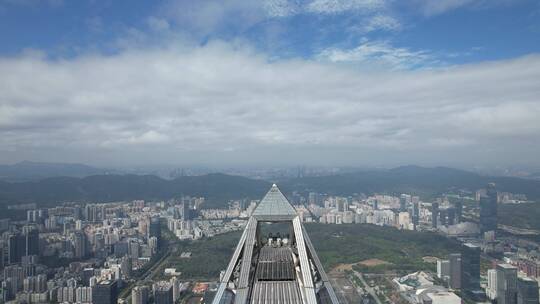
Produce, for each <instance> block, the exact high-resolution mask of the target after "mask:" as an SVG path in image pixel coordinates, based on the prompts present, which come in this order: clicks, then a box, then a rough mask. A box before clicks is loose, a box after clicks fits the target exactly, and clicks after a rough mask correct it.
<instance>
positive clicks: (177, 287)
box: [170, 277, 180, 303]
mask: <svg viewBox="0 0 540 304" xmlns="http://www.w3.org/2000/svg"><path fill="white" fill-rule="evenodd" d="M170 282H171V285H172V289H173V303H176V301H178V299H180V281H178V279H177V278H176V277H172V278H171V281H170Z"/></svg>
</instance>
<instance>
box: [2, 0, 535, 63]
mask: <svg viewBox="0 0 540 304" xmlns="http://www.w3.org/2000/svg"><path fill="white" fill-rule="evenodd" d="M256 2H257V1H249V2H248V1H230V0H229V1H164V0H160V1H129V0H117V1H111V0H105V1H96V0H80V1H65V0H3V1H1V2H0V38H1V39H2V41H3V43H2V44H1V45H0V54H3V55H14V54H18V53H20V52H22V51H24V50H28V49H35V50H41V51H44V52H46V53H47V54H48V55H50V56H53V57H56V56H60V57H65V56H74V55H76V54H79V53H84V52H88V51H96V52H105V53H106V52H115V51H118V49H120V48H121V47H122V45H121V44H120V45H119V42H118V41H119V40H121V39H125V38H126V36H129V35H135V34H134V33H137V34H140V35H150V36H156V35H160V34H159V33H156V28H159V31H163V30H165V29H166V30H167V31H170V32H174V33H176V34H178V35H181V36H182V37H183V39H189V41H190V42H191V43H195V44H197V43H199V44H203V43H206V42H207V41H209V40H213V39H219V40H225V41H233V40H239V39H240V40H243V41H247V42H248V43H250V44H251V45H252V46H253V47H256V48H257V49H258V50H260V51H263V52H265V53H267V54H269V55H270V56H272V57H276V58H284V57H300V58H315V57H316V56H317V55H318V54H320V52H321V51H323V50H325V49H329V48H336V49H342V50H347V49H354V48H355V47H358V46H359V45H362V44H363V43H365V42H366V41H384V42H385V43H386V44H387V45H388V46H392V47H394V48H405V49H407V50H410V51H411V52H427V53H429V54H430V55H431V56H433V57H436V59H437V61H441V64H459V63H466V62H476V61H482V60H496V59H504V58H513V57H518V56H522V55H525V54H530V53H536V52H539V51H540V3H539V2H538V1H535V0H514V1H504V0H491V1H474V0H442V1H431V0H417V1H414V0H410V1H396V0H393V1H392V0H390V1H385V0H360V1H356V0H349V1H344V0H324V1H308V0H296V1H294V0H291V1H286V0H268V1H262V2H260V3H256ZM316 2H319V6H318V7H316V6H314V5H313V4H314V3H315V4H317V3H316ZM246 3H247V4H246ZM188 12H189V13H188ZM190 14H192V16H189V15H190ZM160 26H161V28H160ZM162 34H163V33H161V35H162ZM429 64H433V62H431V61H430V62H429Z"/></svg>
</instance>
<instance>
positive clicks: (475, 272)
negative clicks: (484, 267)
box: [461, 243, 480, 294]
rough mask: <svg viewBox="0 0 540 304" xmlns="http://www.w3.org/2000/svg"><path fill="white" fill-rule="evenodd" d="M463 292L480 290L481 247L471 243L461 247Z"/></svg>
mask: <svg viewBox="0 0 540 304" xmlns="http://www.w3.org/2000/svg"><path fill="white" fill-rule="evenodd" d="M461 290H463V292H464V293H469V294H471V293H472V292H473V291H478V290H480V247H478V246H475V245H473V244H469V243H465V244H463V245H461Z"/></svg>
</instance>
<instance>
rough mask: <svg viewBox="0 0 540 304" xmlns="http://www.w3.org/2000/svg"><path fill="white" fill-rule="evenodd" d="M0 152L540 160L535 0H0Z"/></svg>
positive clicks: (186, 161) (491, 162) (324, 160)
mask: <svg viewBox="0 0 540 304" xmlns="http://www.w3.org/2000/svg"><path fill="white" fill-rule="evenodd" d="M0 39H1V41H2V43H1V44H0V163H13V162H17V161H22V160H35V161H56V162H83V163H89V164H94V165H99V166H117V165H124V166H131V165H140V164H173V165H206V166H214V165H215V166H234V165H261V164H265V165H299V164H301V165H353V166H355V165H359V166H366V165H368V166H396V165H403V164H420V165H449V166H456V167H471V166H484V167H494V166H515V165H520V166H525V167H526V166H533V167H540V160H539V159H538V155H540V121H539V120H538V117H540V100H539V98H540V2H539V1H537V0H347V1H346V0H258V1H255V0H251V1H242V0H205V1H203V0H197V1H187V0H161V1H133V0H114V1H113V0H103V1H98V0H72V1H68V0H0Z"/></svg>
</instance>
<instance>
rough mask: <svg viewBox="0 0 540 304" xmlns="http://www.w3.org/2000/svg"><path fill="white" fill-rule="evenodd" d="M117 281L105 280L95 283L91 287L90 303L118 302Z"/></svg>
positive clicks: (107, 303)
mask: <svg viewBox="0 0 540 304" xmlns="http://www.w3.org/2000/svg"><path fill="white" fill-rule="evenodd" d="M117 285H118V283H117V282H116V281H110V280H105V281H101V282H99V283H97V284H96V285H95V286H94V287H93V288H92V303H94V304H116V303H117V302H118V289H117Z"/></svg>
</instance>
